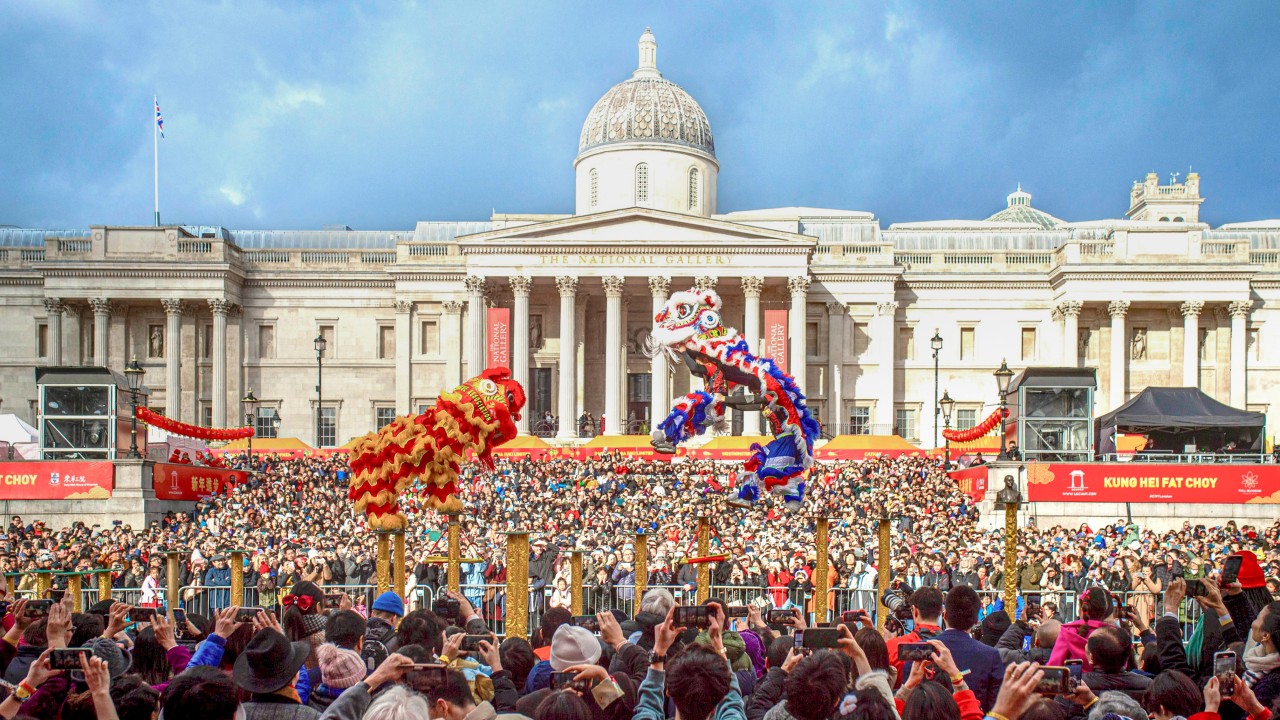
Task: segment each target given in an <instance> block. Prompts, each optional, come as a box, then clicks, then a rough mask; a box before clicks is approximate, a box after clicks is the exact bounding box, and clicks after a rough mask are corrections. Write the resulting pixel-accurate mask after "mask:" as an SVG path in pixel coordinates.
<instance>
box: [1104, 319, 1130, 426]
mask: <svg viewBox="0 0 1280 720" xmlns="http://www.w3.org/2000/svg"><path fill="white" fill-rule="evenodd" d="M1107 312H1108V313H1110V314H1111V377H1110V378H1109V379H1108V381H1107V384H1108V386H1109V387H1110V388H1111V407H1110V408H1109V409H1110V410H1115V409H1116V408H1118V407H1120V406H1121V405H1123V404H1124V402H1125V395H1126V394H1127V393H1126V384H1125V369H1126V367H1127V366H1128V364H1129V353H1128V349H1129V339H1128V337H1127V336H1126V333H1125V316H1126V315H1128V314H1129V301H1128V300H1112V301H1111V302H1110V303H1107Z"/></svg>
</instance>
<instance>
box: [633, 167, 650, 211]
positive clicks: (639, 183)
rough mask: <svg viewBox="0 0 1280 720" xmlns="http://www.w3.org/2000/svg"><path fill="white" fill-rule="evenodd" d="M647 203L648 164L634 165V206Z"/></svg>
mask: <svg viewBox="0 0 1280 720" xmlns="http://www.w3.org/2000/svg"><path fill="white" fill-rule="evenodd" d="M647 202H649V164H648V163H640V164H639V165H636V204H637V205H639V204H640V203H647Z"/></svg>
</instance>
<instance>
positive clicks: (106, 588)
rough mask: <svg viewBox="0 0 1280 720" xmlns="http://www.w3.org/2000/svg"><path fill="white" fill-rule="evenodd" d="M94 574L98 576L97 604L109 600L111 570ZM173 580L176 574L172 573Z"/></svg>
mask: <svg viewBox="0 0 1280 720" xmlns="http://www.w3.org/2000/svg"><path fill="white" fill-rule="evenodd" d="M96 574H97V576H98V602H102V601H103V600H110V599H111V569H110V568H98V570H97V573H96ZM174 578H175V580H176V578H177V573H174ZM171 582H172V581H171Z"/></svg>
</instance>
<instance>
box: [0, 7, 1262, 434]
mask: <svg viewBox="0 0 1280 720" xmlns="http://www.w3.org/2000/svg"><path fill="white" fill-rule="evenodd" d="M639 50H640V58H639V64H638V67H637V69H636V70H635V72H634V73H633V74H632V76H631V77H630V78H628V79H626V80H625V81H623V82H621V83H619V84H618V85H616V86H614V87H613V88H612V89H610V90H609V91H608V92H607V93H605V95H604V96H603V97H601V99H600V100H599V101H598V102H597V103H596V104H595V106H594V107H593V108H592V109H591V110H590V112H589V113H588V116H587V119H586V122H585V124H584V126H583V129H582V135H581V140H580V144H579V153H578V156H577V158H576V159H575V163H574V164H575V169H576V183H575V189H574V198H575V212H574V213H573V214H572V215H512V214H494V215H493V216H492V217H490V218H489V219H488V220H487V221H476V222H435V221H423V222H419V223H418V224H417V226H416V227H415V228H413V229H407V230H392V231H357V230H351V229H349V228H345V227H343V228H326V229H324V230H317V231H306V230H302V231H296V230H248V231H244V230H231V229H226V228H222V227H187V226H167V227H158V228H156V227H114V226H93V227H90V228H88V229H86V230H73V231H50V230H39V229H21V228H12V227H0V327H3V328H4V337H5V342H4V343H3V344H2V345H0V412H14V413H17V414H18V415H19V416H21V417H23V418H24V419H25V420H27V421H28V422H31V423H32V424H35V422H36V415H37V408H36V404H37V397H36V388H35V384H34V371H33V368H35V367H37V366H47V365H95V366H107V367H111V368H114V369H116V370H120V369H123V368H124V366H125V364H126V363H127V362H128V361H129V359H130V358H134V357H136V358H137V359H138V360H139V362H140V363H141V365H142V366H143V367H144V368H145V369H146V370H147V374H146V378H145V379H146V384H147V385H148V386H149V388H150V390H151V394H150V399H149V403H150V405H151V406H152V407H153V408H158V409H161V410H162V411H163V412H164V413H166V414H168V415H170V416H172V417H176V418H178V419H181V420H184V421H188V422H198V423H205V424H213V425H236V424H243V423H244V422H245V414H244V412H245V408H244V407H242V404H241V399H242V398H243V397H244V396H245V394H246V393H247V392H248V391H250V390H252V391H253V393H254V395H255V396H256V397H257V398H258V399H259V400H260V401H261V402H260V404H259V405H258V406H257V407H256V410H255V415H256V419H255V420H254V421H255V423H256V424H258V425H259V428H260V431H261V432H263V433H264V434H268V435H270V434H274V433H276V432H278V433H279V434H280V435H282V436H297V437H300V438H302V439H304V440H306V441H308V442H314V441H315V440H316V434H317V428H319V433H320V434H321V435H322V437H321V438H320V441H321V442H322V443H323V444H326V445H332V444H341V443H343V442H345V441H346V440H347V439H348V438H350V437H352V436H355V435H359V434H362V433H365V432H368V431H369V430H372V429H374V428H376V427H378V426H380V425H381V424H384V423H385V422H387V421H389V420H390V419H391V418H392V417H394V416H395V415H397V414H402V413H407V412H410V411H417V410H419V409H421V408H424V407H426V406H427V405H429V404H430V403H431V402H432V401H433V399H434V398H435V397H436V395H437V394H438V393H439V392H441V391H442V390H445V389H448V388H451V387H453V386H454V385H456V384H458V383H459V382H460V381H461V380H463V379H465V378H467V377H470V376H472V375H473V374H475V373H476V372H477V371H478V370H479V369H480V368H482V367H483V366H484V365H485V364H486V357H487V354H486V353H487V352H489V351H490V347H489V345H490V344H491V343H492V342H494V341H495V336H494V332H495V330H494V328H491V326H490V322H489V313H488V310H489V309H490V308H506V309H508V311H509V325H504V326H503V327H502V328H501V329H500V332H502V333H503V334H504V335H509V338H496V339H497V340H500V341H502V344H503V345H504V346H506V347H507V348H508V350H509V353H510V363H511V366H512V369H513V371H514V373H515V376H516V377H517V378H518V379H519V380H520V381H521V382H523V383H524V384H525V386H526V387H527V388H528V391H529V397H530V406H529V412H527V413H526V419H525V421H524V426H525V429H526V430H530V429H534V428H536V427H537V425H538V422H539V420H541V419H542V418H543V417H544V416H547V415H550V416H553V417H559V418H567V419H571V420H570V421H567V422H560V423H559V426H558V430H556V431H554V432H553V434H558V435H560V436H561V437H565V438H568V437H572V436H576V435H577V434H578V429H577V423H576V422H574V421H573V420H576V419H577V418H578V417H579V416H580V415H581V414H582V413H584V412H590V413H591V414H592V415H593V416H595V417H600V416H604V417H605V418H606V420H605V432H607V433H616V432H623V431H625V430H627V429H628V428H627V427H625V424H624V423H622V422H620V421H619V420H620V419H624V418H631V419H633V420H634V421H635V423H634V424H633V425H632V426H631V427H630V430H632V431H635V430H637V427H638V426H639V425H643V424H645V423H646V422H647V421H649V420H651V419H652V418H661V417H662V416H664V415H665V413H666V411H667V408H668V407H669V405H670V400H671V397H672V396H673V395H678V394H682V393H684V392H687V391H688V390H689V388H690V382H691V381H690V379H689V377H688V373H687V371H685V370H684V369H683V368H672V367H668V365H667V363H666V362H665V361H664V360H663V359H661V358H659V359H657V360H650V359H649V358H647V357H645V356H644V355H643V354H642V353H641V352H640V349H641V348H642V347H643V344H644V338H645V335H646V332H647V330H648V328H649V326H650V324H651V323H652V318H653V313H654V310H655V308H657V307H659V306H660V305H661V304H662V303H663V302H664V301H665V300H666V298H667V296H668V294H669V293H671V292H673V291H675V290H680V289H687V288H690V287H695V286H696V287H710V288H714V289H715V290H716V291H717V292H718V293H719V294H720V295H721V296H722V297H723V298H724V303H725V309H726V311H725V316H726V320H727V322H728V323H729V324H731V325H733V326H735V327H737V328H738V329H739V330H740V331H741V332H742V333H743V334H744V335H745V336H746V337H747V338H748V339H749V340H750V341H751V342H753V343H754V344H755V345H756V346H757V347H761V346H762V341H764V340H765V339H766V338H765V337H764V336H765V334H766V333H768V334H771V335H774V336H777V337H774V341H777V340H778V338H779V337H782V338H785V340H784V341H783V342H785V346H786V349H787V362H788V365H789V370H790V371H791V372H792V373H793V374H794V375H796V376H797V377H798V378H801V379H802V383H803V387H804V388H805V389H806V391H807V393H808V395H809V397H810V398H811V405H812V406H813V407H814V408H815V410H816V411H817V413H818V414H819V416H820V417H821V418H822V420H823V421H824V424H825V425H826V426H827V432H829V433H830V434H837V433H840V432H866V433H872V434H883V433H890V432H895V431H896V432H897V433H898V434H901V435H903V436H904V437H907V438H909V439H912V440H918V441H920V443H921V444H922V445H925V446H930V445H932V444H933V439H934V437H935V415H934V407H935V398H936V394H937V393H939V392H941V391H942V390H946V391H947V393H948V394H949V395H950V397H952V398H953V399H954V400H955V401H956V408H957V410H956V416H955V418H954V419H953V424H955V425H961V426H964V425H969V424H972V423H973V422H974V421H975V420H977V419H980V418H981V417H982V416H983V415H985V414H986V413H987V412H990V410H991V408H992V407H994V406H995V405H996V404H997V403H998V400H999V398H998V397H997V392H996V385H995V382H994V380H993V378H992V372H993V371H994V370H995V369H996V368H997V367H999V365H1000V364H1001V362H1002V360H1004V361H1007V362H1008V364H1009V366H1010V367H1011V368H1013V369H1014V370H1015V371H1016V370H1018V369H1020V368H1024V367H1031V366H1068V367H1091V368H1096V369H1097V377H1098V392H1097V393H1096V395H1095V398H1096V407H1095V408H1094V410H1095V412H1096V413H1099V414H1100V413H1103V412H1106V411H1108V410H1111V409H1113V408H1115V407H1116V406H1118V405H1120V404H1122V403H1123V402H1125V401H1126V400H1127V399H1128V398H1130V397H1132V396H1133V395H1134V394H1135V393H1137V392H1140V391H1141V390H1142V389H1143V388H1145V387H1147V386H1196V387H1199V388H1201V389H1202V390H1204V391H1205V392H1206V393H1208V394H1210V395H1212V396H1213V397H1215V398H1217V399H1219V400H1221V401H1223V402H1227V403H1229V404H1231V405H1233V406H1236V407H1240V408H1248V409H1252V410H1260V411H1263V412H1265V413H1267V415H1268V418H1269V421H1270V422H1269V425H1270V427H1277V426H1278V423H1277V421H1280V414H1277V410H1276V403H1275V402H1273V398H1275V397H1276V393H1277V390H1280V219H1275V220H1263V221H1257V222H1241V223H1232V224H1228V225H1223V226H1220V227H1217V228H1211V227H1209V226H1208V225H1206V224H1204V223H1201V222H1200V220H1199V209H1200V204H1201V203H1202V202H1203V201H1204V198H1203V197H1202V196H1201V193H1200V178H1199V177H1198V176H1197V175H1196V174H1194V173H1191V174H1188V175H1187V176H1186V177H1185V178H1184V179H1182V180H1181V181H1178V180H1177V179H1176V178H1173V179H1170V181H1169V182H1167V183H1161V181H1160V180H1159V179H1158V178H1157V177H1156V175H1155V174H1149V175H1147V176H1146V178H1145V179H1144V180H1143V181H1141V182H1138V183H1135V184H1134V185H1133V187H1132V188H1130V190H1129V197H1128V205H1127V209H1126V208H1125V206H1124V205H1123V204H1121V198H1120V197H1117V201H1118V202H1117V211H1118V213H1117V214H1120V213H1119V211H1121V210H1123V211H1124V212H1123V217H1117V218H1115V219H1104V220H1095V221H1085V222H1068V221H1064V220H1061V219H1058V218H1055V217H1053V216H1051V215H1049V214H1047V213H1045V212H1042V211H1040V210H1038V209H1036V208H1034V207H1033V206H1032V204H1031V195H1030V194H1028V193H1026V192H1024V191H1022V189H1021V188H1018V190H1016V191H1015V192H1013V193H1012V194H1010V195H1009V196H1008V198H1007V199H1006V207H1004V208H1003V209H1000V210H999V212H996V213H995V214H994V215H992V216H990V217H988V218H987V219H985V220H945V221H936V222H913V223H898V224H893V225H890V226H889V227H888V228H882V227H881V224H880V222H879V221H878V220H877V218H876V217H875V215H874V214H872V213H869V212H855V211H846V210H829V209H820V208H807V207H786V208H773V209H764V210H746V211H736V212H729V213H723V214H722V213H718V211H717V208H716V185H717V176H718V172H719V163H718V162H717V160H716V155H715V145H714V140H713V137H712V133H711V125H710V122H709V121H708V120H707V117H706V115H705V114H704V113H703V111H702V109H701V107H699V106H698V104H697V102H695V101H694V100H693V98H692V97H690V96H689V95H688V93H686V92H685V91H684V90H683V89H681V88H680V86H678V85H676V84H675V83H672V82H671V81H669V80H667V79H666V78H665V77H663V75H662V74H661V73H660V72H659V70H658V66H657V43H656V41H655V40H654V38H653V35H652V34H651V33H649V32H648V31H647V30H646V32H645V34H644V35H643V36H642V37H641V40H640V47H639ZM1117 195H1119V193H1117ZM766 323H769V327H768V328H766ZM779 333H781V334H780V335H779ZM317 336H320V337H324V338H325V340H326V346H327V347H326V350H325V352H324V357H323V358H322V360H321V363H319V364H320V365H321V366H322V367H318V363H317V357H316V355H317V353H316V350H315V349H314V346H313V339H314V338H316V337H317ZM935 337H937V338H940V339H941V348H940V349H939V350H938V351H937V352H936V355H937V358H936V366H935V357H934V355H935V351H934V350H933V348H932V345H933V339H934V338H935ZM775 347H776V346H775ZM935 367H936V373H937V374H936V377H937V381H936V383H935ZM318 375H319V376H320V377H319V378H318ZM318 379H319V380H321V385H322V392H321V393H320V394H319V395H317V391H316V385H317V380H318ZM317 414H319V417H317ZM274 418H278V419H279V426H278V430H277V429H276V427H275V425H274V423H273V422H272V419H274ZM611 420H612V422H611ZM742 426H743V427H745V428H747V429H748V431H749V430H750V429H751V428H753V427H758V418H755V417H751V416H747V417H745V418H743V422H742Z"/></svg>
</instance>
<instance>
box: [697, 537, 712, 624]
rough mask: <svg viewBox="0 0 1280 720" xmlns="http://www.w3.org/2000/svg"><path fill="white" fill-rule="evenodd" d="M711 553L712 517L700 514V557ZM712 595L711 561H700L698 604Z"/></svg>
mask: <svg viewBox="0 0 1280 720" xmlns="http://www.w3.org/2000/svg"><path fill="white" fill-rule="evenodd" d="M710 554H711V518H709V517H707V516H706V515H699V516H698V557H699V558H705V557H707V556H708V555H710ZM710 597H711V563H708V562H700V563H698V604H699V605H701V604H702V603H705V602H706V601H707V599H708V598H710Z"/></svg>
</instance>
